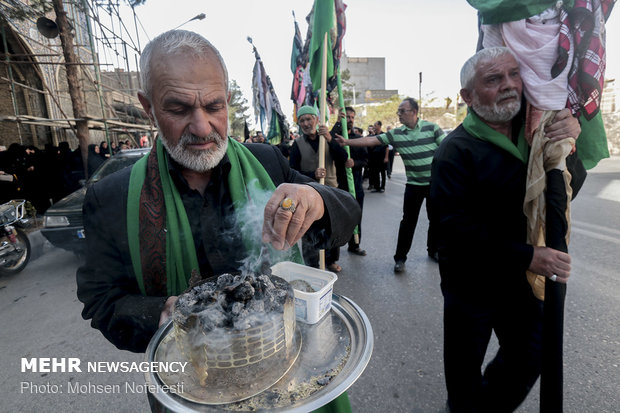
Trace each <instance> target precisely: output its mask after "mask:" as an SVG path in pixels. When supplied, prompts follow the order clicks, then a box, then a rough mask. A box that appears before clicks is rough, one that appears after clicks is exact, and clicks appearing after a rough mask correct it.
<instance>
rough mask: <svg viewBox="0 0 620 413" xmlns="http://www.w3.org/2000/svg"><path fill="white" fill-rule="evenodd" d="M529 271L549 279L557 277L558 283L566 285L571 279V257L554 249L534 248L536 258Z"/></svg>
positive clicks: (533, 259)
mask: <svg viewBox="0 0 620 413" xmlns="http://www.w3.org/2000/svg"><path fill="white" fill-rule="evenodd" d="M528 270H530V271H531V272H533V273H535V274H540V275H544V276H545V277H547V278H551V277H552V276H553V275H556V276H557V279H556V282H560V283H566V282H567V281H568V277H570V255H568V254H566V253H565V252H562V251H558V250H554V249H553V248H548V247H534V257H532V262H531V263H530V267H529V268H528Z"/></svg>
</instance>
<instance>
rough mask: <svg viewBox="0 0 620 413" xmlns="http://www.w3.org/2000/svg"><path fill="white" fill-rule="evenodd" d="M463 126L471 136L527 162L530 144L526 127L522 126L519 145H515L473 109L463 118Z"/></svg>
mask: <svg viewBox="0 0 620 413" xmlns="http://www.w3.org/2000/svg"><path fill="white" fill-rule="evenodd" d="M463 127H464V128H465V130H466V131H467V133H469V134H470V135H471V136H473V137H475V138H478V139H481V140H483V141H486V142H490V143H492V144H493V145H495V146H498V147H500V148H502V149H503V150H505V151H507V152H508V153H510V154H511V155H513V156H514V157H515V158H517V159H519V160H520V161H521V162H523V163H524V164H527V158H528V153H529V145H528V144H527V141H526V140H525V135H524V133H525V128H523V127H522V128H521V130H520V131H519V137H518V138H517V145H515V144H514V143H512V141H511V140H510V139H509V138H508V137H507V136H506V135H504V134H501V133H499V132H497V131H496V130H495V129H493V128H491V127H490V126H489V125H487V124H486V123H484V122H483V121H482V119H480V117H478V115H476V113H475V112H474V111H473V110H469V111H468V113H467V116H466V117H465V120H463Z"/></svg>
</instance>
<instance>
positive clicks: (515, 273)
mask: <svg viewBox="0 0 620 413" xmlns="http://www.w3.org/2000/svg"><path fill="white" fill-rule="evenodd" d="M461 87H462V89H461V96H462V97H463V100H464V101H465V102H466V103H467V105H468V107H469V112H468V114H467V117H466V118H465V120H464V121H463V123H462V124H461V125H460V126H459V127H458V128H456V129H455V130H454V131H453V132H452V133H450V134H449V135H448V137H446V139H445V140H444V141H443V143H442V144H441V146H440V147H439V149H438V150H437V151H436V152H435V157H434V160H433V166H432V172H431V175H432V181H431V189H430V200H431V203H432V206H433V208H432V216H431V219H432V220H433V222H434V224H435V225H436V228H437V230H438V233H437V241H438V249H439V271H440V274H441V289H442V293H443V296H444V367H445V374H446V386H447V390H448V407H449V410H450V411H451V412H508V411H513V410H515V409H516V408H517V407H518V406H519V404H520V403H521V402H522V401H523V400H524V399H525V397H526V396H527V394H528V392H529V390H530V389H531V388H532V386H533V385H534V383H535V382H536V380H537V378H538V376H539V375H540V369H541V331H542V301H540V300H539V299H537V298H536V297H535V296H534V294H533V292H532V288H531V287H530V284H529V283H528V281H527V277H526V271H527V270H529V271H532V272H534V273H536V274H541V275H544V276H546V277H549V278H550V279H551V280H552V281H557V282H561V283H566V282H567V280H568V278H569V276H570V270H571V266H570V262H571V259H570V256H569V255H568V254H566V253H564V252H561V251H557V250H554V249H551V248H547V247H535V246H532V245H529V244H527V243H526V240H527V219H526V216H525V214H524V212H523V203H524V196H525V190H526V177H527V161H528V157H529V147H528V144H527V142H526V141H525V138H524V115H523V112H524V110H523V108H522V107H523V106H524V105H522V99H521V94H522V81H521V77H520V73H519V64H518V63H517V60H516V59H515V57H514V56H513V55H512V53H511V52H510V51H509V50H508V49H506V48H491V49H483V50H481V51H480V52H478V53H477V54H476V55H474V56H473V57H471V58H470V59H469V60H468V61H467V62H466V63H465V65H464V66H463V68H462V70H461ZM545 133H546V136H547V137H549V138H550V139H551V140H552V141H557V140H561V139H565V138H570V137H574V138H576V137H577V136H578V135H579V133H580V127H579V123H578V121H577V120H576V119H575V118H573V117H572V116H571V114H570V111H569V110H567V109H565V110H562V111H560V112H558V113H557V114H556V116H555V118H554V119H553V121H552V123H551V124H549V125H548V126H547V127H546V128H545ZM492 332H495V335H496V336H497V338H498V341H499V351H498V352H497V354H496V355H495V357H494V358H493V359H492V361H491V362H490V363H489V364H488V365H487V367H486V368H485V370H484V374H482V372H481V368H482V363H483V361H484V358H485V353H486V351H487V346H488V343H489V339H490V337H491V334H492Z"/></svg>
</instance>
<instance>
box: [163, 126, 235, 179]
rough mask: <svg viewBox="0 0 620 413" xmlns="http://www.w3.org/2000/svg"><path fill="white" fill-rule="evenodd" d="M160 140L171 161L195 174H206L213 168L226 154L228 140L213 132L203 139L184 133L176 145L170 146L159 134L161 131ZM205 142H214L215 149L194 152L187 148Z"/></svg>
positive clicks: (166, 139)
mask: <svg viewBox="0 0 620 413" xmlns="http://www.w3.org/2000/svg"><path fill="white" fill-rule="evenodd" d="M160 138H161V143H162V144H163V145H164V148H166V150H167V151H168V154H169V155H170V157H171V158H172V159H174V160H175V161H176V162H177V163H178V164H179V165H181V166H182V167H184V168H187V169H190V170H192V171H196V172H207V171H208V170H210V169H213V168H215V167H216V166H217V164H219V163H220V161H221V160H222V158H223V157H224V155H225V154H226V148H227V147H228V140H227V139H222V137H221V136H220V135H219V134H218V133H217V132H215V131H212V132H211V133H209V135H207V136H205V137H204V138H201V137H199V136H196V135H194V134H191V133H184V134H183V135H182V136H181V138H180V139H179V141H178V142H177V143H176V145H171V144H170V141H169V140H168V138H166V137H165V136H164V135H163V134H162V133H161V130H160ZM207 142H215V144H216V147H215V149H209V150H195V149H192V148H191V147H189V145H191V144H200V143H207Z"/></svg>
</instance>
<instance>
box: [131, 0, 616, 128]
mask: <svg viewBox="0 0 620 413" xmlns="http://www.w3.org/2000/svg"><path fill="white" fill-rule="evenodd" d="M312 4H313V0H264V1H256V0H228V1H221V0H215V1H214V0H210V1H204V0H203V1H198V0H147V1H146V3H145V4H144V5H142V6H138V7H136V13H137V15H138V17H139V19H140V21H141V23H142V26H143V27H144V30H145V31H146V35H148V38H146V35H145V36H144V37H142V38H141V44H142V45H144V44H146V42H147V41H148V40H149V38H150V39H152V38H154V37H155V36H157V35H158V34H160V33H162V32H164V31H166V30H169V29H173V28H176V27H177V26H179V25H182V24H183V23H184V22H186V21H187V20H189V19H191V18H192V17H194V16H196V15H198V14H200V13H205V14H206V18H205V19H204V20H197V21H192V22H189V23H186V24H183V25H182V28H183V29H186V30H192V31H195V32H197V33H200V34H202V35H203V36H205V37H206V38H207V39H209V40H210V41H211V42H212V43H213V44H214V45H215V47H217V48H218V49H219V51H220V53H221V54H222V56H223V58H224V61H225V62H226V65H227V68H228V72H229V78H230V79H234V80H235V81H236V82H237V83H238V84H239V86H240V88H241V90H242V92H243V94H244V96H245V98H246V99H247V100H248V103H249V106H250V107H251V106H252V68H253V67H254V62H255V58H254V55H253V53H252V46H251V45H250V44H249V43H248V41H247V40H246V38H247V37H248V36H250V37H252V39H253V42H254V45H255V46H256V48H257V50H258V52H259V54H260V56H261V59H262V60H263V63H264V65H265V70H266V72H267V74H268V75H269V76H270V78H271V81H272V83H273V85H274V89H275V91H276V94H277V96H278V99H279V101H280V104H281V106H282V109H283V111H284V114H285V115H286V116H287V118H288V119H289V122H291V120H292V111H293V104H292V101H291V100H290V92H291V83H292V79H293V74H292V73H291V70H290V58H291V47H292V42H293V35H294V20H293V15H292V12H293V11H294V12H295V15H296V18H297V22H298V24H299V26H300V30H301V33H302V37H303V38H304V39H305V36H306V30H307V24H306V20H305V18H306V15H307V14H308V13H309V11H310V9H311V8H312ZM345 4H347V9H346V19H347V29H346V34H345V36H344V51H345V53H346V54H347V55H348V56H350V57H385V65H386V68H385V77H386V78H385V87H386V89H398V92H399V94H401V95H405V96H412V97H415V98H417V97H418V87H419V85H418V80H419V77H418V73H419V72H422V97H423V99H424V98H425V97H436V98H437V100H440V101H443V98H445V97H448V96H449V97H451V98H452V99H453V100H454V98H455V96H456V94H457V93H458V91H459V89H460V86H459V71H460V68H461V66H462V64H463V63H464V62H465V60H467V58H468V57H470V56H471V55H472V54H474V53H475V48H476V42H477V38H478V34H477V17H476V11H475V10H474V8H472V7H471V6H470V5H469V4H468V3H467V1H466V0H433V1H427V0H409V1H408V0H381V1H378V0H348V1H347V0H345ZM171 5H172V7H171ZM606 27H607V73H606V78H616V79H618V77H619V76H620V44H619V43H620V10H613V11H612V13H611V16H610V18H609V20H608V21H607V26H606ZM618 83H619V82H616V85H618ZM251 113H252V116H251V118H252V122H253V121H254V113H253V109H251Z"/></svg>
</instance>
